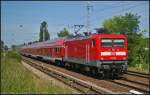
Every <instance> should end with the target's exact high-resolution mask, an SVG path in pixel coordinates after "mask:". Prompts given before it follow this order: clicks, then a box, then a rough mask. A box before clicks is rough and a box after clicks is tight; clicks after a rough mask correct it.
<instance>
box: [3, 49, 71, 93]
mask: <svg viewBox="0 0 150 95" xmlns="http://www.w3.org/2000/svg"><path fill="white" fill-rule="evenodd" d="M20 62H21V57H20V55H19V54H18V53H16V52H12V51H11V52H7V53H6V56H3V55H1V93H52V94H56V93H58V94H60V93H63V94H68V93H72V91H71V90H70V89H69V88H62V87H60V86H56V85H54V84H51V83H50V82H48V81H44V80H41V79H39V78H37V77H36V76H35V75H33V74H32V73H31V72H30V71H28V70H27V69H26V68H25V67H23V65H22V64H20Z"/></svg>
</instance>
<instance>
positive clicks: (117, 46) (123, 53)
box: [20, 33, 128, 77]
mask: <svg viewBox="0 0 150 95" xmlns="http://www.w3.org/2000/svg"><path fill="white" fill-rule="evenodd" d="M127 45H128V43H127V37H126V36H125V35H121V34H117V35H114V34H100V33H94V34H91V35H88V36H82V37H74V38H57V39H53V40H48V41H45V42H38V43H35V44H31V45H27V46H23V47H22V48H21V49H20V53H21V54H22V55H24V56H28V57H33V58H37V59H42V60H48V61H50V62H52V63H53V64H59V65H61V66H65V67H68V68H77V69H80V70H83V71H86V72H90V73H92V74H93V75H95V74H96V75H99V76H100V77H104V76H105V75H107V76H122V75H123V74H124V73H126V72H127V67H128V46H127Z"/></svg>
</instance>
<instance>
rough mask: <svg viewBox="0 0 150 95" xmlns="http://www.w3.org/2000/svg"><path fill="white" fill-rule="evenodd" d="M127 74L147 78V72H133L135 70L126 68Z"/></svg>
mask: <svg viewBox="0 0 150 95" xmlns="http://www.w3.org/2000/svg"><path fill="white" fill-rule="evenodd" d="M127 74H129V75H134V76H138V77H143V78H148V79H149V74H146V73H140V72H135V71H129V70H128V72H127Z"/></svg>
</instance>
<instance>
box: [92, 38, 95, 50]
mask: <svg viewBox="0 0 150 95" xmlns="http://www.w3.org/2000/svg"><path fill="white" fill-rule="evenodd" d="M94 46H95V41H94V39H92V48H93V47H94Z"/></svg>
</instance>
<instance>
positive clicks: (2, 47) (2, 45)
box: [1, 40, 4, 51]
mask: <svg viewBox="0 0 150 95" xmlns="http://www.w3.org/2000/svg"><path fill="white" fill-rule="evenodd" d="M3 50H4V42H3V41H2V40H1V51H3Z"/></svg>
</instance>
